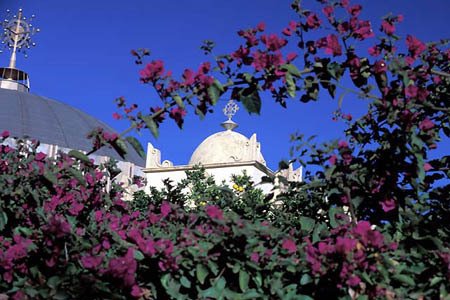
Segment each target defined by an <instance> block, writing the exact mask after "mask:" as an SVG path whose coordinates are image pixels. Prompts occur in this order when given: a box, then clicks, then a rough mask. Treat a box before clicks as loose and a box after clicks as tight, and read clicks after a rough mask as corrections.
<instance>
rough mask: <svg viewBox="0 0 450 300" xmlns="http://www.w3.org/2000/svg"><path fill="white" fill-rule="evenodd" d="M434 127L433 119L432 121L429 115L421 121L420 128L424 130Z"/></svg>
mask: <svg viewBox="0 0 450 300" xmlns="http://www.w3.org/2000/svg"><path fill="white" fill-rule="evenodd" d="M433 127H434V123H433V121H431V120H430V119H429V118H428V117H427V118H425V119H424V120H423V121H421V122H420V123H419V128H420V130H422V131H428V130H430V129H432V128H433Z"/></svg>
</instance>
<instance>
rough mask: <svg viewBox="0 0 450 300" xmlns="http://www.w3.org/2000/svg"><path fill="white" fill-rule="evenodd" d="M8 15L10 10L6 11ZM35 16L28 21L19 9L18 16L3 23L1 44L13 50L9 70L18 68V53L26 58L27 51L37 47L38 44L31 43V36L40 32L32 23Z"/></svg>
mask: <svg viewBox="0 0 450 300" xmlns="http://www.w3.org/2000/svg"><path fill="white" fill-rule="evenodd" d="M6 12H7V14H8V15H10V14H11V12H10V11H9V10H7V11H6ZM33 18H34V15H32V16H31V18H30V19H28V20H27V18H25V17H24V16H23V14H22V9H19V12H18V13H17V15H13V16H12V17H10V19H8V18H6V19H5V20H3V22H2V27H3V33H1V37H0V40H1V43H2V44H3V45H5V47H7V48H8V49H10V50H12V53H11V59H10V61H9V68H11V69H14V68H15V67H16V53H17V52H23V53H24V55H25V57H26V56H27V54H26V49H30V48H31V47H33V46H36V43H33V42H32V41H31V36H32V35H34V34H35V33H37V32H39V29H38V28H34V27H33V25H32V24H31V23H30V22H31V21H32V20H33Z"/></svg>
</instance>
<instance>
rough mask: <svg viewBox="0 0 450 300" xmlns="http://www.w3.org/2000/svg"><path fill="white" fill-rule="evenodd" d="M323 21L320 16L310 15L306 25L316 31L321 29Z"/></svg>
mask: <svg viewBox="0 0 450 300" xmlns="http://www.w3.org/2000/svg"><path fill="white" fill-rule="evenodd" d="M321 23H322V21H320V19H319V16H318V15H316V14H315V13H308V16H307V18H306V25H307V27H308V28H309V29H316V28H319V27H320V24H321Z"/></svg>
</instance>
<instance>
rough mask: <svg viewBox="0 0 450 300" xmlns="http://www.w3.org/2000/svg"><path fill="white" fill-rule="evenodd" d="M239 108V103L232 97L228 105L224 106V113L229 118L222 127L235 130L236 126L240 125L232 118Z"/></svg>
mask: <svg viewBox="0 0 450 300" xmlns="http://www.w3.org/2000/svg"><path fill="white" fill-rule="evenodd" d="M238 110H239V106H238V105H237V103H236V101H234V100H232V99H230V100H229V101H228V103H227V105H225V107H224V108H223V114H224V115H225V116H226V117H227V118H228V120H226V121H225V122H223V123H222V124H220V125H222V127H223V128H225V129H226V130H233V129H234V128H236V127H238V124H237V123H235V122H233V120H231V118H233V116H234V115H235V114H236V113H237V111H238Z"/></svg>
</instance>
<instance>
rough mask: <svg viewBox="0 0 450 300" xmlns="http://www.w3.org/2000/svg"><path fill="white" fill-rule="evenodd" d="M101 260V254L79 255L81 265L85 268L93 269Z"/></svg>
mask: <svg viewBox="0 0 450 300" xmlns="http://www.w3.org/2000/svg"><path fill="white" fill-rule="evenodd" d="M102 261H103V257H102V256H92V255H86V256H82V257H81V265H82V266H83V267H84V268H86V269H95V268H97V267H98V266H100V264H101V263H102Z"/></svg>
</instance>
